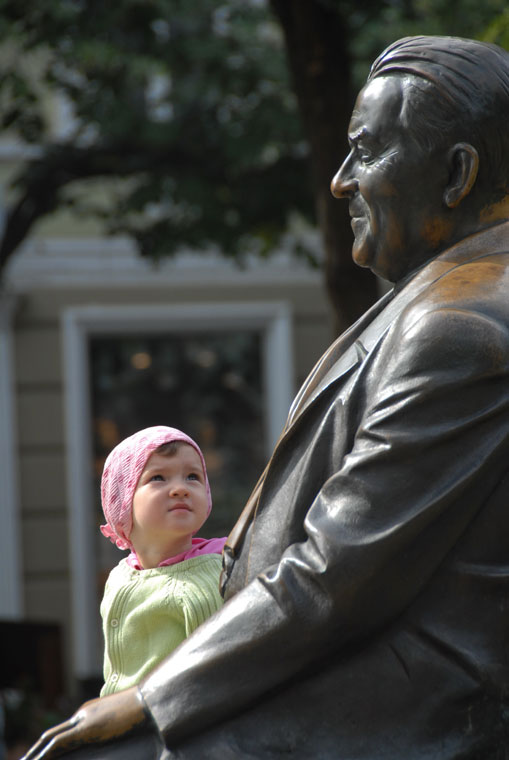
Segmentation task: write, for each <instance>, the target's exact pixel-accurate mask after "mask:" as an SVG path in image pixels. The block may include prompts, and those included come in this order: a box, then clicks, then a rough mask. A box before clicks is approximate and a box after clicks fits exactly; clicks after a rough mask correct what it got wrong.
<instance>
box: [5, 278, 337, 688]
mask: <svg viewBox="0 0 509 760" xmlns="http://www.w3.org/2000/svg"><path fill="white" fill-rule="evenodd" d="M260 300H272V301H274V300H275V301H278V300H281V301H286V302H288V303H289V305H290V308H291V312H292V325H293V340H294V346H293V350H294V358H295V384H296V386H298V385H299V384H300V383H301V382H302V380H303V379H304V378H305V376H306V375H307V373H308V372H309V370H310V369H311V367H312V366H313V364H314V362H315V361H316V360H317V359H318V358H319V356H320V355H321V353H322V352H323V350H324V349H325V348H326V347H327V346H328V345H329V343H330V340H331V337H332V336H331V332H330V319H329V307H328V303H327V300H326V297H325V296H324V291H323V289H322V286H321V285H320V283H319V282H318V281H317V280H316V278H313V280H312V281H311V280H310V282H309V283H303V282H299V283H297V284H294V285H292V286H291V287H288V286H286V285H284V284H281V281H279V282H274V283H271V282H270V280H269V281H268V282H267V283H265V284H263V285H260V284H251V283H250V282H249V280H248V278H247V279H246V281H245V282H244V283H240V284H239V283H238V282H237V283H236V284H235V285H229V284H221V283H220V282H216V283H215V284H214V286H213V287H209V286H206V284H203V283H202V284H200V285H196V286H195V285H193V284H192V283H191V284H182V283H180V284H179V285H178V286H177V285H175V286H174V287H172V286H171V284H165V286H164V287H160V286H157V285H152V286H151V287H148V286H147V285H146V284H145V285H143V286H142V287H131V288H127V287H126V288H120V287H110V286H109V283H108V280H107V279H106V278H105V280H104V282H103V283H102V285H99V286H94V287H82V288H77V287H58V288H54V289H52V288H48V287H44V288H40V289H39V288H37V287H34V286H33V285H32V286H31V287H30V288H29V289H27V290H26V291H25V292H22V293H21V294H20V298H19V305H18V309H17V314H16V320H15V334H14V338H15V377H16V392H17V421H18V444H19V471H20V500H21V518H22V521H21V526H22V545H23V557H24V576H23V580H24V601H25V610H26V617H27V619H31V620H39V621H57V622H59V623H61V624H62V626H63V632H64V642H65V653H64V654H65V664H66V671H67V677H68V687H69V688H70V689H72V686H73V677H72V676H73V674H72V657H71V625H72V621H71V619H70V618H71V613H70V610H71V604H70V588H71V585H70V567H69V552H68V537H67V536H68V524H67V520H68V513H67V507H66V498H67V497H66V493H67V491H66V489H67V474H66V466H67V463H66V453H65V446H66V442H65V432H64V398H63V384H64V380H63V366H62V359H63V357H62V354H61V334H60V330H61V322H60V320H61V315H62V313H63V311H64V309H66V308H69V307H72V306H85V305H90V304H112V305H113V304H133V305H135V304H138V305H139V304H152V305H154V304H158V303H160V304H173V305H174V304H178V303H189V302H194V303H196V302H203V301H207V302H217V303H227V302H247V301H260Z"/></svg>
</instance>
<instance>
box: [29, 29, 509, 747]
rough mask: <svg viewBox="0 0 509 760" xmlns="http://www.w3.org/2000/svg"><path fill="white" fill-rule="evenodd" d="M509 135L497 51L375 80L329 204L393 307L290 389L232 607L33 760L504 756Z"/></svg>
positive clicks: (508, 742)
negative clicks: (61, 759)
mask: <svg viewBox="0 0 509 760" xmlns="http://www.w3.org/2000/svg"><path fill="white" fill-rule="evenodd" d="M508 124H509V54H508V53H507V52H505V51H503V50H501V49H500V48H497V47H494V46H491V45H486V44H483V43H480V42H475V41H472V40H462V39H457V38H450V37H412V38H406V39H403V40H400V41H398V42H396V43H394V44H393V45H391V46H390V47H389V48H388V49H387V50H386V51H385V52H384V53H382V55H381V56H380V57H379V58H378V59H377V61H375V63H374V65H373V67H372V70H371V73H370V76H369V79H368V82H367V84H366V86H365V87H364V88H363V90H362V91H361V93H360V95H359V97H358V99H357V102H356V105H355V109H354V112H353V115H352V119H351V123H350V128H349V142H350V146H351V150H350V153H349V155H348V157H347V158H346V160H345V161H344V163H343V165H342V166H341V168H340V169H339V171H338V173H337V174H336V176H335V177H334V179H333V180H332V192H333V194H334V195H335V196H336V197H338V198H346V199H348V202H349V206H350V214H351V217H352V227H353V231H354V234H355V243H354V246H353V256H354V259H355V260H356V262H357V263H358V264H360V265H361V266H367V267H370V268H371V269H372V270H373V271H374V272H376V273H377V274H379V275H381V276H382V277H384V278H386V279H388V280H390V281H392V282H394V283H395V287H394V289H393V290H392V291H391V292H390V293H388V294H386V295H385V296H384V297H383V298H382V299H381V300H380V301H379V302H378V303H377V304H376V305H375V306H374V307H372V309H371V310H370V311H369V312H367V313H366V314H365V315H364V316H363V317H362V318H361V319H360V320H359V322H357V324H355V325H354V326H353V327H352V328H350V330H348V331H347V332H346V333H345V334H344V335H343V336H341V337H340V338H339V339H338V340H337V341H336V342H335V343H334V344H333V345H332V346H331V347H330V349H329V350H328V351H327V353H326V354H325V355H324V356H323V357H322V359H321V360H320V361H319V363H318V364H317V366H316V367H315V369H314V370H313V371H312V373H311V375H310V376H309V378H308V379H307V380H306V382H305V384H304V386H303V388H302V389H301V390H300V392H299V394H298V396H297V398H296V400H295V402H294V405H293V407H292V409H291V411H290V416H289V419H288V423H287V425H286V428H285V430H284V431H283V434H282V436H281V439H280V441H279V443H278V445H277V446H276V449H275V451H274V454H273V456H272V458H271V460H270V462H269V464H268V466H267V469H266V470H265V473H264V474H263V476H262V478H261V480H260V482H259V484H258V486H257V488H256V490H255V492H254V494H253V496H252V498H251V500H250V502H249V503H248V505H247V507H246V508H245V510H244V512H243V513H242V516H241V518H240V520H239V522H238V523H237V525H236V526H235V528H234V530H233V532H232V534H231V536H230V538H229V540H228V543H227V547H226V551H225V557H224V561H225V568H224V573H223V580H224V593H225V599H226V600H227V601H226V604H225V605H224V607H223V609H222V610H220V611H219V612H218V613H216V614H215V615H214V616H213V617H212V618H210V620H208V621H207V622H206V623H204V625H203V626H201V627H200V628H199V629H198V630H197V631H196V632H195V633H194V634H193V635H192V636H191V637H190V638H189V639H187V641H185V642H184V643H183V644H182V645H181V647H180V648H179V649H178V650H177V651H176V652H175V653H174V654H172V655H171V656H170V657H169V658H168V659H167V660H166V661H165V662H164V663H163V664H162V665H161V666H160V667H158V668H157V669H156V670H155V671H154V672H153V674H151V675H150V676H149V677H148V678H147V679H146V680H145V681H144V682H143V683H142V684H141V686H140V688H139V689H136V688H135V689H131V690H128V691H126V692H123V693H121V694H118V695H113V696H112V697H107V698H104V699H102V700H98V701H93V702H91V703H88V704H87V705H85V706H84V707H83V708H82V709H81V710H80V711H78V713H76V715H75V716H74V717H73V718H72V719H71V720H70V721H69V722H67V723H64V724H62V725H61V726H58V727H57V728H55V729H53V731H50V732H49V733H48V734H46V735H45V736H44V737H43V738H42V739H41V740H40V741H39V743H38V744H37V745H36V746H35V747H34V748H33V749H32V750H31V751H30V752H29V754H28V756H27V757H28V758H30V760H34V759H35V758H37V760H42V759H43V758H44V760H46V759H47V758H52V757H56V756H58V754H59V753H64V754H65V756H66V757H69V758H72V760H74V759H75V758H76V760H77V759H78V758H80V759H81V758H117V757H118V758H123V759H124V758H133V760H134V758H136V760H140V759H141V758H175V759H177V758H178V760H189V759H193V760H194V759H196V760H198V759H199V760H202V759H203V758H208V759H210V758H212V759H214V758H217V760H219V759H220V760H229V759H230V758H231V759H232V760H233V758H235V760H238V758H252V759H255V758H259V759H260V760H268V759H270V758H281V757H283V756H284V757H287V756H288V757H292V758H297V759H299V758H300V759H302V760H304V759H305V760H309V758H315V757H316V758H318V757H319V758H322V759H323V758H326V759H327V758H328V759H330V760H338V758H339V759H341V758H345V760H346V758H349V759H353V758H355V759H356V760H374V758H377V759H380V760H381V758H390V760H418V759H422V760H424V758H433V760H452V759H453V758H460V757H461V758H462V759H463V760H467V759H470V760H473V759H474V758H477V759H478V760H488V759H489V760H495V759H496V758H505V757H507V756H508V755H509V654H508V652H509V129H508ZM102 742H106V744H101V743H102Z"/></svg>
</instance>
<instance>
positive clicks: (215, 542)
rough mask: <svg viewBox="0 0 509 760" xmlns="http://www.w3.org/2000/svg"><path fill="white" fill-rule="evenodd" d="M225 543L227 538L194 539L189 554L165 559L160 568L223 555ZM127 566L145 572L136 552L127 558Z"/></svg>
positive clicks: (185, 553)
mask: <svg viewBox="0 0 509 760" xmlns="http://www.w3.org/2000/svg"><path fill="white" fill-rule="evenodd" d="M225 542H226V536H224V538H193V539H191V543H192V545H191V548H190V549H188V551H187V552H182V554H177V555H175V557H168V559H164V560H163V561H162V562H160V563H159V565H158V567H165V566H166V565H176V564H177V562H183V561H184V560H185V559H191V558H192V557H200V556H201V555H202V554H221V552H222V551H223V546H224V545H225ZM127 564H128V565H129V567H132V568H133V570H143V567H142V566H141V564H140V560H139V559H138V556H137V554H136V552H135V551H132V552H131V553H130V555H129V556H128V557H127Z"/></svg>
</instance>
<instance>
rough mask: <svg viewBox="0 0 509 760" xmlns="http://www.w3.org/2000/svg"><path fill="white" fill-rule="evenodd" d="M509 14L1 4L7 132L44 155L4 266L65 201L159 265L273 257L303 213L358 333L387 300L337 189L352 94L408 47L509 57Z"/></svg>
mask: <svg viewBox="0 0 509 760" xmlns="http://www.w3.org/2000/svg"><path fill="white" fill-rule="evenodd" d="M504 6H505V0H483V3H479V2H478V0H355V2H354V1H353V0H223V2H217V0H216V1H215V2H214V1H213V0H116V2H115V3H105V2H99V0H44V2H41V0H0V54H1V60H2V72H3V76H2V78H1V80H0V118H1V124H2V127H3V129H4V130H12V131H13V132H14V133H16V134H17V135H19V136H20V137H21V138H22V139H23V140H24V141H25V142H26V143H28V144H31V145H33V146H37V151H36V152H35V155H34V156H33V157H32V158H31V159H30V160H27V161H26V162H25V164H24V165H23V167H22V168H21V170H20V172H19V174H18V176H17V177H16V180H15V184H14V192H13V195H12V196H11V197H12V203H11V205H10V208H9V209H8V214H7V223H6V225H5V230H4V234H3V238H2V240H1V241H0V269H1V267H2V266H3V265H4V264H5V262H6V261H7V259H8V258H9V256H10V255H12V253H13V252H14V251H15V250H16V247H17V246H18V245H19V243H20V242H21V241H22V240H23V239H24V238H25V237H26V235H27V234H28V233H29V232H30V230H31V228H32V225H33V224H34V223H35V222H37V220H38V219H40V218H41V217H43V216H44V215H45V214H48V213H50V212H52V211H54V210H55V209H57V208H59V207H62V206H66V205H67V206H70V207H72V208H73V210H74V211H76V213H81V214H93V215H94V216H96V217H99V218H100V219H102V220H103V222H104V225H105V229H106V230H107V231H109V232H111V233H125V234H127V235H130V236H131V237H133V238H134V240H135V241H136V242H137V245H138V248H139V250H140V251H141V253H142V254H144V255H149V256H153V257H157V256H162V255H167V254H170V253H171V252H172V251H174V250H176V249H177V248H178V247H179V246H181V245H186V246H188V247H193V248H196V249H200V248H203V247H208V246H210V245H215V246H217V247H218V248H219V249H220V250H221V251H222V252H223V253H225V254H227V255H232V256H237V255H239V254H240V255H241V254H242V253H243V252H245V251H252V250H257V251H259V252H260V253H262V254H264V253H265V254H266V253H268V252H270V251H271V250H272V249H273V248H274V247H276V246H277V244H278V242H279V241H280V239H281V236H282V235H284V234H285V232H286V231H287V228H288V221H289V219H291V218H296V217H298V216H301V217H302V218H304V219H306V220H308V221H310V222H313V221H316V222H317V223H318V226H319V228H320V230H321V233H322V240H323V247H324V251H325V257H324V259H325V278H326V283H327V286H328V292H329V295H330V298H331V301H332V304H333V307H334V310H335V313H336V315H337V329H338V330H340V329H343V328H344V327H346V326H347V325H348V324H349V323H350V322H351V321H352V320H353V319H354V318H355V317H356V316H357V314H358V313H360V312H362V311H364V309H365V308H366V306H368V305H369V303H370V302H371V301H372V300H373V298H374V297H375V285H374V280H373V278H372V277H371V276H370V275H369V273H366V272H363V271H360V270H358V268H357V267H355V266H354V265H353V264H352V261H351V256H350V249H351V230H350V226H349V220H348V214H347V208H346V206H347V204H341V203H337V202H336V201H334V200H333V199H332V198H331V196H330V193H329V190H328V187H329V182H330V179H331V177H332V175H333V173H334V172H335V170H336V169H337V167H338V165H339V162H340V160H341V158H342V156H343V155H344V153H345V151H346V147H347V146H346V137H345V135H346V128H347V124H348V119H349V115H350V111H351V107H352V103H353V98H354V93H355V92H356V91H357V90H358V88H359V87H360V86H361V85H362V82H363V80H364V78H365V76H366V74H367V71H368V66H369V63H370V62H371V61H372V60H373V59H374V57H375V56H376V55H378V53H379V52H380V51H381V50H382V49H383V48H384V47H385V46H386V45H387V44H388V43H389V42H391V41H393V40H394V39H397V38H398V37H401V36H405V35H408V34H454V35H459V36H468V37H477V38H485V39H489V40H490V41H494V42H498V43H499V44H504V43H507V42H508V41H509V31H508V30H509V16H508V12H507V10H506V9H505V7H504ZM285 56H286V57H285ZM287 62H288V65H287ZM54 93H57V94H58V97H59V98H60V99H61V100H62V101H63V102H64V103H67V104H70V106H71V107H72V113H73V117H72V120H71V121H70V122H69V124H68V129H67V131H66V132H65V134H61V133H60V134H59V133H58V132H57V133H55V131H54V129H53V130H52V124H51V119H52V115H51V111H50V110H49V109H48V95H51V94H54ZM97 180H100V186H99V187H98V182H97ZM301 251H302V249H301ZM304 252H306V251H304ZM307 253H308V254H309V252H307ZM309 255H310V254H309Z"/></svg>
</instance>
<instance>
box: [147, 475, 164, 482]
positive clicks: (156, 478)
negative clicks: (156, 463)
mask: <svg viewBox="0 0 509 760" xmlns="http://www.w3.org/2000/svg"><path fill="white" fill-rule="evenodd" d="M162 479H163V476H162V475H152V477H151V478H150V480H151V481H152V480H162Z"/></svg>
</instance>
